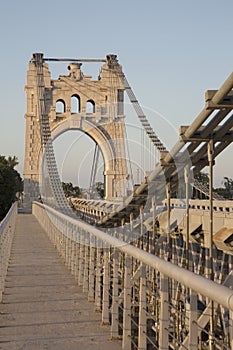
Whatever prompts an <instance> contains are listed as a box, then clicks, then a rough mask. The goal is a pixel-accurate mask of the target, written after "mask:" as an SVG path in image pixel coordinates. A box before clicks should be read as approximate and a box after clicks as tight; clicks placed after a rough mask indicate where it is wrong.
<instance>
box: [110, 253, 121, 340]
mask: <svg viewBox="0 0 233 350" xmlns="http://www.w3.org/2000/svg"><path fill="white" fill-rule="evenodd" d="M118 259H119V253H118V251H117V249H116V248H114V251H113V279H112V322H111V338H112V339H118V337H119V332H118V326H119V311H118V310H119V297H118V288H119V286H118V268H119V262H118Z"/></svg>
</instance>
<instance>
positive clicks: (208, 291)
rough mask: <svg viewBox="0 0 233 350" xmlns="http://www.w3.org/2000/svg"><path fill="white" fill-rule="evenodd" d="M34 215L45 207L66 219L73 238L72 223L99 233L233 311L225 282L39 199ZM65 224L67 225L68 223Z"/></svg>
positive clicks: (65, 229) (66, 232)
mask: <svg viewBox="0 0 233 350" xmlns="http://www.w3.org/2000/svg"><path fill="white" fill-rule="evenodd" d="M32 208H33V209H32V210H33V214H34V215H35V216H38V212H37V208H41V209H42V210H44V211H46V212H47V213H48V214H49V215H51V216H53V217H56V218H59V219H61V220H62V222H63V225H62V226H61V228H63V232H62V233H63V234H64V235H65V236H68V237H69V238H71V230H70V232H69V229H70V228H69V225H67V224H68V223H69V224H72V225H74V226H76V227H77V228H79V229H80V232H81V231H85V232H88V233H90V234H91V235H93V236H95V237H96V238H98V239H100V240H102V241H103V242H105V243H108V244H110V246H112V247H114V248H117V249H118V250H119V251H121V252H123V253H125V254H127V255H128V256H131V257H134V258H136V259H138V260H139V261H140V262H141V263H143V264H145V265H147V266H150V267H152V268H153V269H155V270H157V271H159V272H160V273H162V274H164V275H165V276H167V277H169V278H172V279H174V280H176V281H177V282H179V283H181V284H182V285H184V286H185V287H187V288H190V289H191V290H193V291H195V292H196V293H200V294H202V295H203V296H205V297H207V298H209V299H211V300H213V301H215V302H216V303H218V304H221V305H222V306H223V307H226V308H227V309H229V310H231V311H233V291H232V290H231V289H230V288H227V287H225V286H223V285H219V284H218V283H216V282H213V281H211V280H209V279H206V278H204V277H202V276H199V275H197V274H195V273H193V272H191V271H188V270H186V269H184V268H180V267H178V266H176V265H174V264H172V263H170V262H168V261H165V260H163V259H161V258H159V257H157V256H155V255H152V254H149V253H147V252H146V251H144V250H142V249H139V248H137V247H134V246H132V245H130V244H129V243H126V242H124V241H122V240H120V239H118V238H116V237H113V236H110V235H108V234H107V233H105V232H103V231H101V230H99V229H97V228H96V227H93V226H91V225H89V224H87V223H85V222H81V221H79V220H76V219H74V218H72V217H69V216H67V215H65V214H62V213H60V212H58V211H56V210H54V209H53V208H51V207H49V206H47V205H43V204H41V203H38V202H33V206H32ZM64 224H65V225H64Z"/></svg>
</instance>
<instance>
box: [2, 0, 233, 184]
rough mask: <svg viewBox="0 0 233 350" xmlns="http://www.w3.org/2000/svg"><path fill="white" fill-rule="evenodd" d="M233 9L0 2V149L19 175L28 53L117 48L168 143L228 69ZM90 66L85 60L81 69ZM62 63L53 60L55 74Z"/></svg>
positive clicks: (211, 1) (225, 163)
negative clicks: (16, 166) (11, 158)
mask: <svg viewBox="0 0 233 350" xmlns="http://www.w3.org/2000/svg"><path fill="white" fill-rule="evenodd" d="M232 13H233V2H232V1H231V0H225V1H222V2H220V1H216V0H206V1H205V0H196V1H189V0H186V1H185V0H174V1H172V0H170V1H168V0H167V1H166V0H165V1H162V0H160V1H158V0H145V1H141V2H139V1H131V0H129V1H127V0H118V1H106V0H99V1H90V0H86V1H77V0H70V1H68V2H64V1H60V0H47V1H45V0H41V1H33V0H30V1H28V0H21V1H13V0H9V1H1V3H0V32H1V66H0V76H1V84H0V92H1V129H0V130H1V136H0V154H2V155H6V156H8V155H16V156H17V157H18V159H19V161H20V165H19V170H20V172H21V173H23V159H24V138H25V136H24V129H25V121H24V114H25V102H26V96H25V93H24V85H25V81H26V72H27V64H28V61H29V60H30V59H31V56H32V53H33V52H43V53H44V54H45V56H47V57H48V56H49V57H74V58H76V57H77V58H79V57H81V58H104V57H105V56H106V54H108V53H116V54H117V55H118V58H119V62H120V63H121V64H122V66H123V70H124V72H125V74H126V76H127V78H128V80H129V81H130V83H131V85H132V86H133V89H134V91H135V94H136V96H137V98H138V99H139V100H140V102H141V104H142V106H145V108H146V109H149V110H152V111H156V113H155V114H154V117H153V115H152V117H151V119H150V121H151V124H152V125H153V128H154V129H155V131H156V127H157V125H158V123H159V121H158V120H157V119H156V115H161V116H162V118H163V119H164V120H166V121H167V123H168V124H169V125H172V127H171V130H172V128H173V132H171V135H170V134H169V135H168V132H167V129H166V128H165V130H163V132H161V131H159V136H160V138H161V139H162V140H164V139H165V140H164V142H165V143H167V144H169V141H171V139H172V142H171V145H169V147H170V146H172V144H174V143H175V142H176V136H177V135H176V133H175V132H174V130H178V127H179V125H189V124H190V123H191V122H192V121H193V120H194V118H195V117H196V116H197V115H198V113H199V112H200V111H201V109H202V108H203V107H204V93H205V91H206V90H208V89H218V88H219V87H220V86H221V84H222V83H223V82H224V80H225V79H226V78H227V77H228V75H230V73H231V72H232V70H233V46H232V43H231V34H232V29H233V21H232ZM95 68H96V67H88V66H87V67H86V66H85V65H84V66H83V69H84V71H85V72H86V73H87V74H89V73H90V74H94V69H95ZM53 69H54V71H53ZM64 69H65V68H64V66H62V65H60V66H55V65H52V66H51V70H52V75H53V77H54V78H57V77H58V75H59V74H66V72H65V71H64ZM89 70H90V71H89ZM97 73H98V72H97ZM173 138H174V142H173ZM64 139H65V138H64ZM64 142H65V141H64ZM66 142H69V141H66ZM58 143H59V142H58ZM57 147H58V150H59V147H60V148H61V147H63V145H62V143H61V144H60V146H59V145H58V146H57ZM66 147H68V148H69V145H67V146H66ZM80 149H81V148H80V147H79V150H80ZM57 152H58V153H59V151H57ZM232 152H233V146H230V147H229V148H228V149H227V150H226V151H224V152H223V153H222V154H221V155H220V156H219V158H217V159H216V166H215V182H216V184H218V185H219V184H220V183H221V181H222V178H223V176H228V177H231V178H233V165H232V163H233V162H232ZM61 162H63V163H64V161H63V160H61ZM64 164H65V163H64ZM67 167H68V168H67V169H66V172H69V171H70V169H69V165H67ZM84 176H85V175H84ZM65 180H66V179H65Z"/></svg>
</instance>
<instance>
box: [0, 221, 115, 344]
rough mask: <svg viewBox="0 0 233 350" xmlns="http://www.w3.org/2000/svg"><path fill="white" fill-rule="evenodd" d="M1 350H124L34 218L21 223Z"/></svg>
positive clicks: (1, 308)
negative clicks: (112, 337) (112, 338)
mask: <svg viewBox="0 0 233 350" xmlns="http://www.w3.org/2000/svg"><path fill="white" fill-rule="evenodd" d="M0 349H1V350H5V349H7V350H8V349H9V350H42V349H43V350H55V349H56V350H82V349H85V350H89V349H91V350H100V349H101V350H120V349H121V342H120V341H115V340H114V341H111V340H110V329H109V326H103V325H101V315H100V314H98V313H95V311H94V304H92V303H88V301H87V296H86V294H84V293H82V289H81V288H80V287H78V286H77V283H76V281H75V279H74V277H73V276H72V275H71V274H70V273H69V271H68V270H67V268H66V266H65V265H64V263H63V261H62V259H61V258H60V257H59V255H58V253H57V252H56V250H55V249H54V247H53V246H52V244H51V242H50V241H49V239H48V238H47V236H46V233H45V232H44V231H43V229H42V228H41V227H40V225H39V223H38V222H37V220H36V219H35V217H34V216H33V215H31V214H19V215H18V217H17V223H16V233H15V237H14V241H13V245H12V253H11V259H10V264H9V269H8V275H7V281H6V288H5V293H4V295H3V304H1V305H0Z"/></svg>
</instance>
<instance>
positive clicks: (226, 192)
mask: <svg viewBox="0 0 233 350" xmlns="http://www.w3.org/2000/svg"><path fill="white" fill-rule="evenodd" d="M223 185H224V187H220V188H216V189H215V192H217V193H218V194H220V195H221V196H223V197H224V198H226V199H233V180H232V179H230V178H229V177H224V181H223Z"/></svg>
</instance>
